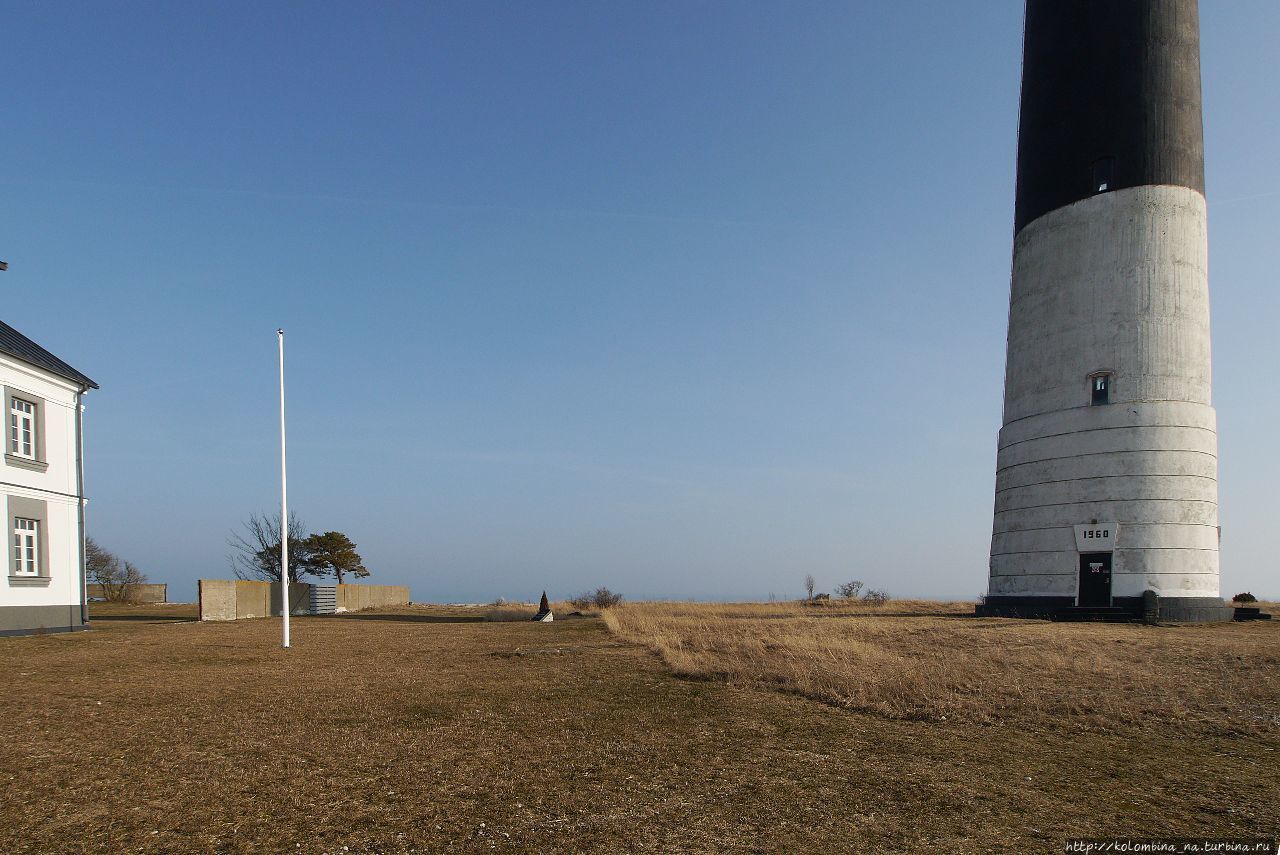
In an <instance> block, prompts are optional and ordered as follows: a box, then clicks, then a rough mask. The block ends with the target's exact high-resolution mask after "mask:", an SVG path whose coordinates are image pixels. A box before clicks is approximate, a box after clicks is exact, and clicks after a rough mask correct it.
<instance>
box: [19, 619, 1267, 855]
mask: <svg viewBox="0 0 1280 855" xmlns="http://www.w3.org/2000/svg"><path fill="white" fill-rule="evenodd" d="M901 605H902V604H892V603H891V604H890V608H893V607H901ZM705 608H706V607H687V606H684V605H675V606H644V605H641V606H633V607H629V609H630V610H631V611H630V614H631V615H632V616H633V617H634V616H636V615H639V614H642V613H643V611H644V609H651V610H653V614H655V615H661V614H662V613H663V612H664V610H665V611H666V612H668V613H669V612H670V611H671V610H672V609H680V610H681V613H682V614H683V615H684V616H685V617H684V619H687V620H693V619H694V618H695V615H696V614H697V613H698V612H699V610H702V609H705ZM752 608H753V609H756V610H757V611H758V613H759V614H765V615H770V614H774V613H776V611H777V610H778V609H780V608H790V607H780V606H759V607H752ZM944 611H945V610H944ZM94 613H95V628H94V631H92V632H87V633H77V634H74V635H47V636H43V637H27V638H0V716H3V719H4V721H5V722H6V724H7V725H8V728H9V732H8V735H7V736H6V738H5V739H3V740H0V852H4V853H47V852H58V853H63V852H66V853H87V852H102V853H117V852H146V853H170V852H181V853H188V852H192V853H196V852H207V853H231V852H237V853H260V852H265V853H281V852H302V853H326V855H328V854H329V853H333V855H337V853H347V852H357V853H387V855H392V853H402V852H416V853H437V852H446V851H447V852H491V851H495V850H501V851H512V852H548V853H550V852H557V853H558V852H592V853H617V852H637V853H638V852H653V853H680V852H694V853H717V855H718V854H719V853H728V852H744V853H745V852H752V853H796V852H815V851H821V852H830V853H843V852H849V853H855V852H857V853H862V852H877V853H879V852H885V853H892V852H965V853H982V852H993V853H996V852H1020V853H1021V852H1055V851H1057V852H1060V851H1062V841H1063V840H1064V839H1065V838H1067V837H1072V836H1095V835H1132V836H1136V837H1152V836H1168V835H1172V836H1191V835H1208V836H1213V837H1261V836H1264V835H1268V834H1272V833H1274V831H1275V829H1276V828H1277V827H1278V826H1280V807H1278V806H1280V763H1278V762H1277V754H1276V750H1277V742H1276V738H1275V734H1274V732H1273V731H1265V732H1262V731H1259V730H1257V729H1242V732H1240V733H1233V734H1232V735H1230V736H1228V735H1226V734H1225V731H1224V729H1223V728H1218V727H1210V728H1207V729H1206V730H1205V731H1204V732H1203V733H1198V734H1195V735H1188V734H1187V733H1186V732H1184V731H1182V730H1180V729H1178V728H1163V727H1128V728H1125V729H1122V730H1118V731H1117V730H1107V729H1104V728H1101V727H1089V728H1081V729H1075V730H1071V731H1069V732H1064V731H1063V730H1062V729H1061V728H1058V729H1056V730H1055V729H1052V728H1044V727H1038V726H1034V725H1029V724H1028V719H1027V718H1026V717H1025V716H1014V717H1011V718H1009V719H1007V720H1003V721H1002V720H1001V719H1000V718H999V717H991V718H990V719H989V721H988V722H987V723H976V722H974V721H970V720H968V719H966V718H964V717H951V718H949V719H948V720H947V721H945V722H943V721H937V720H933V719H930V720H908V719H902V718H892V717H889V716H885V715H866V714H862V713H859V712H856V711H851V710H849V709H844V708H840V707H837V706H834V705H831V704H820V703H815V702H813V701H811V700H809V699H806V698H803V697H799V696H797V695H795V694H789V693H785V692H777V691H760V690H758V689H757V688H755V681H754V680H749V681H735V682H726V681H721V680H681V679H672V678H671V675H670V672H669V670H668V669H667V667H666V666H665V665H664V664H663V663H662V662H661V661H660V660H659V659H658V658H657V657H655V656H653V655H651V654H650V653H649V652H648V651H647V650H646V649H645V648H643V647H640V646H637V645H633V644H629V643H625V642H622V641H619V640H618V639H617V638H616V637H615V636H613V635H611V634H610V633H609V632H608V631H607V630H606V629H605V627H604V626H603V624H602V623H601V621H599V620H592V619H583V620H564V621H561V620H559V619H558V620H557V621H556V622H555V623H552V624H534V623H529V622H518V623H501V622H486V621H484V619H483V618H484V613H485V609H484V608H444V607H414V608H408V609H397V610H394V611H390V612H386V613H368V612H362V613H356V614H350V615H343V616H337V617H328V618H297V619H295V620H294V624H293V626H294V646H293V648H292V649H291V650H289V651H282V650H280V649H279V637H280V622H279V620H272V619H264V620H248V621H237V622H234V623H218V624H202V623H193V622H189V619H190V618H191V617H192V616H193V615H194V608H193V607H191V606H180V605H171V606H135V607H119V608H115V607H113V608H97V609H95V612H94ZM625 614H626V612H619V613H617V615H615V617H617V616H619V615H625ZM738 614H742V612H741V611H739V612H738ZM802 614H803V615H804V616H803V617H799V616H796V617H783V618H776V617H765V618H763V619H760V618H756V619H752V618H751V617H738V618H731V619H730V618H725V619H724V621H723V622H725V623H727V622H730V621H733V622H734V624H735V625H737V626H741V627H743V628H744V629H743V631H746V629H748V628H750V627H753V626H754V627H757V629H756V630H755V631H756V632H758V631H759V629H758V628H759V627H769V626H779V625H781V627H780V628H785V625H786V624H788V623H797V622H798V623H799V624H805V625H813V626H815V627H816V626H821V627H826V628H827V629H828V631H833V632H836V633H837V634H840V633H843V632H844V630H845V628H846V627H847V626H850V625H859V626H861V625H866V626H867V627H877V628H878V629H879V631H881V632H882V633H884V636H883V637H881V638H878V639H872V640H870V641H867V642H866V643H867V644H868V646H869V647H879V648H883V649H885V650H886V651H888V652H889V653H894V652H895V651H896V655H905V652H906V651H909V650H911V649H914V648H915V647H916V646H921V645H924V644H925V638H924V637H927V636H929V635H935V636H936V637H937V638H938V639H939V640H940V641H941V642H947V641H948V639H949V640H950V641H949V643H952V644H960V643H965V644H969V643H975V644H981V643H982V641H981V638H977V637H970V636H965V635H959V636H957V635H954V634H951V635H948V634H947V633H949V632H952V630H950V629H948V627H949V626H951V625H953V624H954V625H961V626H965V627H969V626H972V627H978V626H980V625H981V624H982V623H983V622H979V621H973V620H971V619H967V620H962V619H946V618H937V617H924V618H903V617H885V616H878V617H869V618H846V617H840V616H838V615H839V611H838V610H828V611H824V612H822V614H825V615H828V617H822V618H818V617H812V613H810V612H803V613H802ZM1028 626H1029V625H1026V624H1021V623H1018V622H1007V623H1001V624H995V625H990V626H989V627H988V629H987V630H986V632H987V637H988V638H990V639H992V640H993V641H991V642H989V643H991V644H995V643H997V640H1000V639H1003V641H1002V642H999V643H1002V644H1004V645H1005V646H1012V647H1016V645H1017V644H1026V643H1029V642H1030V641H1031V640H1032V639H1031V637H1029V636H1026V632H1027V627H1028ZM1046 629H1050V630H1052V629H1059V628H1056V627H1046ZM1079 629H1080V630H1082V631H1083V630H1085V629H1089V630H1094V631H1101V633H1102V635H1101V637H1102V638H1103V639H1105V640H1107V643H1108V644H1114V641H1112V640H1111V638H1112V636H1111V633H1113V632H1114V631H1116V630H1117V628H1109V627H1080V628H1079ZM1118 629H1127V628H1118ZM1134 629H1138V628H1134ZM1202 629H1209V628H1202ZM1278 629H1280V625H1275V626H1267V625H1254V626H1240V627H1222V628H1213V629H1211V630H1210V631H1205V632H1202V631H1201V630H1199V629H1197V630H1173V631H1168V632H1166V631H1164V630H1159V631H1158V632H1159V633H1162V635H1161V636H1160V637H1161V638H1164V639H1167V640H1168V643H1174V642H1176V643H1177V644H1181V645H1185V646H1186V647H1187V649H1188V650H1191V651H1197V650H1198V651H1200V653H1199V654H1198V655H1203V656H1206V657H1209V658H1210V659H1212V660H1213V661H1218V660H1217V659H1216V658H1215V657H1216V654H1215V653H1214V652H1213V647H1214V645H1215V641H1214V640H1215V639H1217V642H1216V643H1220V644H1224V645H1227V646H1229V647H1232V648H1233V649H1237V650H1238V651H1240V654H1241V655H1246V656H1254V655H1255V653H1250V652H1248V651H1249V649H1250V648H1248V646H1247V645H1245V646H1240V645H1244V644H1245V640H1246V639H1248V638H1250V637H1251V638H1254V639H1256V640H1257V643H1258V644H1259V645H1261V650H1262V652H1261V654H1259V655H1260V657H1261V658H1255V659H1251V660H1249V661H1247V662H1244V663H1237V665H1236V666H1235V667H1237V668H1240V667H1261V666H1264V665H1266V663H1270V665H1269V667H1271V668H1274V649H1275V644H1276V641H1277V638H1280V633H1278V632H1277V630H1278ZM1139 631H1141V630H1139ZM893 635H900V636H904V637H905V638H912V637H914V636H917V635H918V636H921V638H917V639H916V640H914V641H902V642H894V641H893V640H892V639H891V636H893ZM1237 636H1238V637H1237ZM1126 638H1127V637H1126ZM1015 642H1016V644H1015ZM1250 643H1252V642H1250ZM1115 646H1119V645H1115ZM1012 647H1011V652H1010V655H1011V656H1014V657H1015V658H1017V657H1018V656H1022V655H1023V654H1021V653H1018V652H1017V651H1014V650H1012ZM958 652H959V653H963V651H958ZM974 655H977V656H978V658H979V659H981V655H978V654H974ZM1192 672H1193V673H1194V672H1195V668H1193V669H1192ZM1178 673H1181V672H1178ZM1060 676H1061V678H1062V679H1079V680H1082V681H1085V682H1082V683H1081V684H1080V685H1078V686H1076V690H1077V691H1078V692H1080V693H1083V694H1087V693H1088V692H1090V691H1093V689H1092V688H1091V687H1092V686H1093V684H1092V682H1090V681H1091V680H1092V679H1093V678H1092V676H1091V674H1090V672H1089V671H1088V670H1087V669H1081V670H1075V671H1064V672H1062V673H1061V675H1060ZM1023 679H1029V678H1023ZM739 682H742V683H750V684H751V685H741V684H739ZM1267 685H1274V683H1269V684H1267ZM1273 700H1274V699H1273ZM1272 709H1273V710H1274V703H1273V704H1272ZM1073 721H1074V720H1073Z"/></svg>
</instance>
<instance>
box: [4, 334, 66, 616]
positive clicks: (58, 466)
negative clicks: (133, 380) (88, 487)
mask: <svg viewBox="0 0 1280 855" xmlns="http://www.w3.org/2000/svg"><path fill="white" fill-rule="evenodd" d="M0 386H3V387H4V388H5V389H6V390H7V391H8V392H9V393H10V394H13V393H16V394H18V395H19V396H20V397H25V398H27V399H38V400H39V401H40V403H41V413H40V416H41V419H40V424H39V426H38V430H39V431H40V432H41V433H42V440H43V453H42V455H41V457H42V459H43V462H44V463H46V464H47V467H46V468H45V469H44V471H36V470H35V469H32V468H29V467H27V466H23V465H20V464H19V463H16V462H14V461H12V460H11V459H4V460H3V461H2V462H0V510H2V511H3V513H4V515H5V519H4V527H3V535H4V538H5V539H4V541H3V546H4V548H3V549H2V550H0V555H3V557H4V560H5V567H4V569H3V571H0V629H6V628H8V627H7V624H6V621H8V622H9V623H13V622H14V621H15V620H17V619H16V618H14V617H13V615H15V614H17V612H14V611H12V610H10V609H11V607H26V608H41V607H44V608H46V611H47V607H51V606H60V607H66V609H67V610H66V612H65V614H66V615H67V616H68V618H67V621H63V622H62V623H61V625H62V626H66V625H68V622H70V623H72V624H74V623H78V622H79V607H80V602H81V584H82V580H81V559H80V549H81V544H80V530H79V514H78V509H77V499H76V495H77V484H76V455H77V448H76V444H77V437H76V393H77V391H78V388H77V387H76V386H75V385H74V384H73V383H72V382H71V381H68V380H64V379H62V378H60V377H57V376H56V375H53V374H50V373H48V372H46V371H44V370H42V369H40V368H36V367H34V366H30V365H27V364H26V363H24V362H21V361H19V360H16V359H14V358H12V357H9V356H7V355H3V354H0ZM8 397H9V396H8V395H6V398H5V400H4V402H3V415H4V422H3V425H4V434H3V441H4V444H3V451H6V452H7V451H8V449H9V445H8V440H9V434H8V430H9V400H8ZM10 497H18V498H19V499H26V500H34V501H38V502H42V503H44V507H45V514H46V517H45V519H44V521H43V522H44V525H45V529H46V531H45V537H44V545H45V556H44V558H45V568H46V572H47V575H48V579H49V581H48V584H47V585H41V586H31V585H24V584H22V583H21V582H20V581H18V580H14V579H12V578H11V575H12V571H13V564H12V544H13V519H12V517H13V514H11V513H10V512H9V505H10ZM62 614H64V613H63V612H61V611H59V612H57V613H56V614H55V615H53V617H55V618H58V619H59V620H60V616H61V615H62ZM6 615H8V616H9V617H7V618H6ZM42 619H43V618H42Z"/></svg>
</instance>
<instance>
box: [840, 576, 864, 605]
mask: <svg viewBox="0 0 1280 855" xmlns="http://www.w3.org/2000/svg"><path fill="white" fill-rule="evenodd" d="M861 593H862V583H861V582H859V581H858V580H857V579H854V580H853V581H852V582H845V583H844V584H843V585H836V596H838V597H840V598H841V599H842V600H856V599H858V594H861Z"/></svg>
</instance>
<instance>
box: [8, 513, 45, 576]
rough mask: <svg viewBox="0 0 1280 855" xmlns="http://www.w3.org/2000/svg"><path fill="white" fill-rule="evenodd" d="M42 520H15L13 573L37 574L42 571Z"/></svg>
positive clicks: (18, 518)
mask: <svg viewBox="0 0 1280 855" xmlns="http://www.w3.org/2000/svg"><path fill="white" fill-rule="evenodd" d="M39 534H40V521H39V520H24V519H22V518H21V517H15V518H14V520H13V575H15V576H37V575H39V573H40V553H39V549H40V537H39Z"/></svg>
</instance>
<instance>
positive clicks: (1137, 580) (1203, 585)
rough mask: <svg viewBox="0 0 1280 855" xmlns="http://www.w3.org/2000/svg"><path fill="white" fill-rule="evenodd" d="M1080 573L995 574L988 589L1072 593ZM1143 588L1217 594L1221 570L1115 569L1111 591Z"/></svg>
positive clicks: (1134, 592)
mask: <svg viewBox="0 0 1280 855" xmlns="http://www.w3.org/2000/svg"><path fill="white" fill-rule="evenodd" d="M1079 586H1080V580H1079V576H1078V574H1075V573H1073V574H1070V575H1068V574H1035V575H1017V576H994V575H993V576H992V577H991V582H990V587H989V589H988V592H989V594H990V595H992V596H1011V595H1019V596H1070V597H1074V596H1075V595H1076V593H1077V591H1078V590H1079ZM1143 591H1155V592H1156V593H1157V594H1159V595H1160V596H1178V597H1216V596H1218V574H1217V573H1205V574H1194V575H1186V574H1162V573H1112V576H1111V594H1112V596H1115V597H1138V596H1141V595H1142V592H1143Z"/></svg>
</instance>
